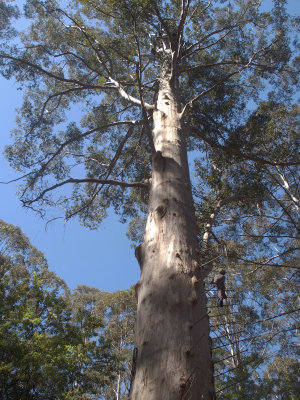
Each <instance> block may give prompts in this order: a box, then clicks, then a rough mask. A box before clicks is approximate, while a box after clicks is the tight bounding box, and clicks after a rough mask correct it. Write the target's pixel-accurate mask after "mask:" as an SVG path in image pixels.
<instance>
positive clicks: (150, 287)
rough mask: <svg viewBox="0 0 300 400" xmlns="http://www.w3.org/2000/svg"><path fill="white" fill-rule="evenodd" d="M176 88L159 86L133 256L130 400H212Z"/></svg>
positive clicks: (205, 323)
mask: <svg viewBox="0 0 300 400" xmlns="http://www.w3.org/2000/svg"><path fill="white" fill-rule="evenodd" d="M174 86H175V85H174ZM174 86H172V85H171V84H170V82H169V81H168V80H167V79H165V80H162V81H161V84H160V89H159V94H158V101H157V108H156V109H155V111H154V112H153V120H154V130H153V133H152V135H153V142H154V146H155V154H154V156H153V160H152V181H151V188H150V198H149V210H148V220H147V225H146V231H145V237H144V243H143V244H142V245H140V246H139V247H138V248H137V249H136V257H137V259H138V261H139V264H140V267H141V279H140V281H139V283H138V287H137V292H138V311H137V322H136V348H137V353H136V354H137V358H136V372H135V377H134V381H133V385H132V390H131V397H130V398H131V400H160V399H161V400H162V399H163V400H179V399H186V400H187V399H188V400H199V399H203V400H212V399H214V398H215V394H214V385H213V366H212V362H211V351H210V347H211V345H210V338H209V322H208V316H207V311H206V296H205V290H204V282H203V275H202V271H201V269H200V267H199V263H198V256H199V252H198V242H197V225H196V218H195V210H194V206H193V199H192V193H191V184H190V178H189V168H188V161H187V151H186V145H185V132H184V129H183V127H182V126H181V122H180V114H179V107H178V100H177V96H176V90H175V88H174Z"/></svg>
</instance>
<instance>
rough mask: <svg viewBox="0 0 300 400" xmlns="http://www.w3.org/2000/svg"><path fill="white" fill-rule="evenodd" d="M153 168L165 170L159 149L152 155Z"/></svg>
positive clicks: (163, 159)
mask: <svg viewBox="0 0 300 400" xmlns="http://www.w3.org/2000/svg"><path fill="white" fill-rule="evenodd" d="M153 169H154V170H155V171H164V170H165V158H164V157H163V155H162V152H161V151H157V152H156V153H155V154H154V156H153Z"/></svg>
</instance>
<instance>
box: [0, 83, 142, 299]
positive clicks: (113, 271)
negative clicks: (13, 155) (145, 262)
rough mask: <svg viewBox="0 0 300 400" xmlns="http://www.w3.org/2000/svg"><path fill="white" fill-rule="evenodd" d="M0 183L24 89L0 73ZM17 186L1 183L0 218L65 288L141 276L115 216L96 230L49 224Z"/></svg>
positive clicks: (118, 285) (10, 174)
mask: <svg viewBox="0 0 300 400" xmlns="http://www.w3.org/2000/svg"><path fill="white" fill-rule="evenodd" d="M0 93H1V96H0V104H1V115H0V126H1V134H0V152H1V157H0V181H1V182H2V181H8V180H10V179H13V178H15V177H16V175H15V174H14V171H13V170H12V169H11V168H10V166H9V164H8V162H7V161H6V160H5V158H4V157H3V149H4V146H5V145H7V144H8V143H9V142H10V131H11V130H12V129H13V127H14V120H15V117H16V111H15V109H16V108H18V107H19V106H20V105H21V102H22V95H23V92H22V91H19V90H17V85H16V84H14V82H13V81H6V80H5V79H3V78H1V77H0ZM16 191H17V184H15V183H12V184H9V185H0V218H1V219H3V220H4V221H6V222H8V223H10V224H14V225H17V226H19V227H20V228H21V229H22V230H23V232H24V233H25V234H26V235H27V236H28V237H29V239H30V241H31V243H32V244H33V245H34V246H36V247H37V248H38V249H39V250H41V251H43V252H44V254H45V256H46V258H47V260H48V262H49V267H50V269H51V270H53V271H55V272H56V274H57V275H59V276H60V277H61V278H63V279H64V280H65V281H66V283H67V284H68V286H70V287H71V288H74V287H76V286H77V285H78V284H85V285H88V286H94V287H97V288H99V289H101V290H105V291H115V290H119V289H127V288H129V287H130V286H131V285H133V284H134V283H136V282H137V281H138V279H139V267H138V264H137V261H136V259H135V257H134V250H133V249H132V248H131V247H130V242H129V241H128V239H127V237H126V235H125V233H126V230H127V227H126V226H125V225H123V224H121V223H119V221H118V218H117V217H116V216H114V215H113V214H112V215H111V216H109V217H108V218H107V219H105V220H104V222H103V224H102V225H101V226H100V228H99V229H98V230H97V231H90V230H88V229H86V228H84V227H82V226H81V225H80V224H79V222H78V221H77V220H73V221H70V222H68V223H64V221H62V220H57V221H54V222H52V223H50V224H48V226H47V230H46V229H45V228H46V221H42V220H41V219H40V218H38V217H37V216H36V215H35V214H34V213H33V212H32V211H30V210H27V209H25V208H23V207H22V206H21V203H20V201H19V200H18V198H17V196H16V195H15V193H16Z"/></svg>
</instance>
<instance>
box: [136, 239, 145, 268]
mask: <svg viewBox="0 0 300 400" xmlns="http://www.w3.org/2000/svg"><path fill="white" fill-rule="evenodd" d="M143 245H144V243H142V244H140V245H139V246H138V247H136V248H135V250H134V255H135V257H136V259H137V260H138V263H139V266H140V269H141V270H142V268H143V261H144V247H143Z"/></svg>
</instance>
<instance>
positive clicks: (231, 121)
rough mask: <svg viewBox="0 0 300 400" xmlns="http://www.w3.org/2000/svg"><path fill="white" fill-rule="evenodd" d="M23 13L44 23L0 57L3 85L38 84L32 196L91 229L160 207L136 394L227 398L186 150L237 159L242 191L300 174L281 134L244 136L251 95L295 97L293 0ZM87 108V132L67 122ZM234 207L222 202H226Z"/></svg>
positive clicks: (30, 133) (152, 220)
mask: <svg viewBox="0 0 300 400" xmlns="http://www.w3.org/2000/svg"><path fill="white" fill-rule="evenodd" d="M25 12H26V15H27V16H28V17H29V18H31V19H32V24H31V26H30V29H29V30H28V32H27V33H26V34H24V35H23V36H22V38H21V43H22V44H21V46H19V47H13V48H11V49H10V50H9V49H5V48H4V49H3V50H2V51H1V54H0V57H1V58H2V63H3V64H2V70H3V73H4V74H5V76H8V77H9V76H11V75H14V77H15V79H17V81H21V82H26V85H27V89H28V90H27V91H26V94H25V96H24V104H23V107H22V108H21V110H20V113H19V117H18V122H19V128H18V129H17V130H16V131H15V143H14V145H12V146H10V147H8V149H7V157H8V159H9V160H10V161H11V163H12V165H13V166H14V167H15V168H16V169H18V170H19V171H21V172H22V173H23V177H22V178H23V180H24V183H23V187H22V188H21V192H20V195H21V198H22V201H23V203H24V204H25V205H27V206H29V207H31V208H33V209H35V210H37V211H39V212H40V213H42V214H44V212H45V208H46V207H49V206H50V207H51V206H52V207H56V209H60V210H63V211H64V212H65V215H66V218H71V217H72V216H74V215H78V216H79V217H80V218H81V219H82V220H83V221H84V223H85V224H86V225H88V226H91V227H95V226H96V225H97V223H98V222H101V220H102V219H103V217H104V216H105V215H106V210H107V208H108V207H110V206H113V207H114V208H115V210H116V212H118V213H120V214H121V216H122V219H123V220H125V219H126V218H128V217H130V218H131V217H134V216H135V217H138V215H139V214H140V213H145V212H147V213H148V219H147V225H146V231H145V237H144V243H143V244H142V245H140V246H139V247H138V248H137V250H136V255H137V259H138V261H139V264H140V267H141V270H142V274H141V280H140V282H139V283H138V285H137V292H138V311H137V324H136V327H137V329H136V344H135V347H136V374H135V379H134V382H133V386H132V392H131V397H132V399H137V398H138V399H147V400H151V399H157V398H164V399H166V400H168V399H170V400H175V399H182V398H189V399H191V400H193V399H199V397H200V396H202V397H203V399H213V398H214V396H215V395H214V388H213V369H212V364H211V358H210V341H209V327H208V319H207V315H206V301H205V289H204V284H203V277H204V276H205V275H206V272H205V271H204V270H203V269H202V268H201V265H204V264H205V263H206V258H205V257H204V259H203V257H201V258H199V254H200V253H199V248H198V242H197V234H198V227H197V223H196V218H195V213H194V206H193V199H192V190H191V183H190V178H189V166H188V160H187V149H189V150H192V149H199V150H201V151H202V152H204V153H206V154H207V159H208V160H209V166H208V171H212V169H214V170H215V171H220V170H222V168H223V164H222V161H223V162H224V166H226V167H228V165H229V164H230V162H231V163H232V168H231V169H230V168H226V169H227V171H226V172H227V173H226V174H225V175H224V180H225V182H226V183H227V187H228V193H230V194H231V193H232V192H233V189H236V188H237V185H239V186H240V185H241V180H240V179H239V169H240V167H241V166H242V167H243V172H244V171H245V175H244V176H246V175H247V174H246V171H247V172H248V176H249V177H250V178H248V179H247V181H248V180H249V179H250V180H251V181H252V182H253V188H252V189H254V187H255V182H256V179H257V180H260V178H261V177H262V175H261V172H260V166H262V165H269V166H272V167H276V168H277V167H278V168H285V167H289V166H291V167H293V166H295V165H298V163H299V159H298V158H297V154H295V153H294V152H292V153H288V152H287V153H285V154H282V153H281V152H280V151H279V152H276V151H271V152H270V151H268V149H267V148H265V146H264V144H265V145H266V146H267V145H268V143H269V142H268V140H269V138H268V135H266V136H263V137H262V143H261V142H260V143H259V146H255V141H254V142H252V139H251V133H249V132H252V128H251V130H250V129H248V130H247V129H245V128H244V127H245V126H246V127H247V126H248V127H249V123H248V125H247V120H248V117H249V115H250V107H249V100H250V99H251V101H252V104H251V107H252V108H253V104H256V105H258V103H259V102H260V101H261V97H262V96H261V94H262V93H263V89H264V87H266V86H265V85H266V84H267V82H268V85H271V88H270V86H268V89H269V91H270V100H274V98H275V100H276V98H278V96H280V97H281V99H284V100H285V101H286V102H287V103H288V101H289V100H290V99H291V95H292V93H293V88H294V86H295V85H296V83H297V82H296V77H297V75H296V67H297V58H296V56H295V53H294V51H293V50H294V48H293V46H294V44H293V42H291V41H290V37H291V32H290V26H291V25H290V23H291V19H290V18H289V16H288V15H287V13H286V11H285V2H283V1H274V6H273V8H272V9H269V10H263V9H262V8H261V7H260V4H258V3H257V2H256V1H252V0H244V1H235V2H234V3H231V2H229V1H228V2H215V3H213V4H212V3H204V2H202V1H200V2H199V1H192V0H182V1H177V0H170V1H164V2H157V1H155V0H126V1H124V2H116V1H114V0H107V1H103V2H101V4H99V2H96V1H93V0H91V1H85V0H82V1H76V2H72V4H71V5H67V6H65V5H63V6H62V5H60V4H58V3H56V2H55V1H52V0H50V1H43V2H42V1H37V0H28V1H27V2H26V7H25ZM79 103H80V105H81V107H82V108H81V109H80V111H79V114H82V118H81V121H80V124H78V122H77V121H74V122H72V121H69V114H68V109H69V108H70V107H71V106H74V105H75V106H76V105H77V104H79ZM247 105H248V107H247ZM67 122H68V123H67ZM250 125H251V123H250ZM245 132H246V133H247V135H248V136H246V137H245V136H244V135H243V134H244V133H245ZM266 132H267V131H263V134H264V135H265V134H266ZM230 158H231V159H230ZM214 160H216V162H215V163H214V162H213V161H214ZM238 160H239V161H238ZM208 178H209V177H208V176H207V179H208ZM247 181H246V182H247ZM72 184H73V191H72V190H64V191H63V192H60V193H61V194H60V195H58V196H55V194H56V193H58V189H59V188H62V187H65V186H67V187H68V188H69V187H70V186H71V185H72ZM209 184H210V182H209V180H205V181H204V185H203V186H202V191H204V192H205V190H206V189H209ZM225 187H226V184H225V186H223V187H221V188H218V189H220V190H221V194H222V190H223V189H225ZM241 190H242V191H243V194H244V196H242V197H243V200H245V199H246V198H245V194H246V191H247V188H245V189H244V188H243V187H241ZM266 190H267V188H266ZM234 197H236V193H235V194H234ZM206 200H208V196H207V195H203V192H202V204H203V205H204V204H205V203H206ZM147 201H148V208H146V206H145V202H147ZM228 201H229V198H228V197H226V198H224V197H223V196H222V198H220V199H219V200H218V202H217V205H218V204H219V208H220V206H221V205H222V203H224V202H225V203H227V204H228ZM275 202H276V201H275ZM247 203H248V202H247V201H246V205H244V204H241V205H240V207H241V208H242V209H243V208H244V207H247V206H248V204H247ZM280 204H283V203H282V202H281V203H280ZM283 205H284V204H283ZM248 207H250V206H248ZM281 208H282V207H281ZM238 211H239V208H236V211H235V212H238ZM213 214H214V213H210V216H209V218H210V219H209V222H208V226H206V227H205V229H206V231H204V233H203V236H202V238H204V237H205V236H204V235H205V234H206V233H207V234H209V233H210V232H209V231H210V230H211V228H210V226H211V225H212V223H214V221H213V220H214V219H215V217H214V216H213ZM235 215H236V214H235ZM251 223H252V221H251ZM246 226H247V225H246V224H243V227H246ZM238 234H239V233H238ZM206 236H207V235H206ZM219 241H220V240H219ZM207 243H208V241H207ZM219 244H220V243H219ZM221 244H222V241H221ZM224 249H225V247H224ZM204 250H205V247H202V253H203V252H205V251H204ZM247 251H249V248H248V249H247ZM251 261H252V262H253V259H252V260H251ZM199 267H200V268H199Z"/></svg>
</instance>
